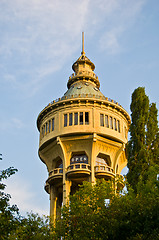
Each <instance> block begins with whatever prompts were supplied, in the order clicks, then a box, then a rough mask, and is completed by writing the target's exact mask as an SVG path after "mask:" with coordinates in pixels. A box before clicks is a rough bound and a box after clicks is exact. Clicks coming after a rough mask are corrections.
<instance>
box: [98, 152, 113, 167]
mask: <svg viewBox="0 0 159 240" xmlns="http://www.w3.org/2000/svg"><path fill="white" fill-rule="evenodd" d="M95 165H96V166H101V165H105V166H109V167H111V160H110V156H109V155H106V154H103V153H99V154H98V156H97V157H96V164H95Z"/></svg>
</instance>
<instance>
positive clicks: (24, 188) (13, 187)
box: [5, 176, 49, 215]
mask: <svg viewBox="0 0 159 240" xmlns="http://www.w3.org/2000/svg"><path fill="white" fill-rule="evenodd" d="M13 178H14V179H13ZM5 183H6V185H7V187H6V193H9V194H10V195H11V200H10V204H16V205H17V206H18V208H19V210H20V213H21V214H22V215H24V214H25V213H27V212H31V211H33V212H34V213H39V214H40V215H48V214H49V212H48V208H49V199H48V204H47V205H44V204H42V203H40V202H39V196H37V193H35V192H33V189H32V186H31V184H29V182H28V181H27V182H26V181H25V180H24V179H22V178H20V177H17V176H13V177H11V178H10V179H7V180H6V181H5ZM42 206H43V207H42Z"/></svg>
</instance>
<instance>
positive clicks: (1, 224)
mask: <svg viewBox="0 0 159 240" xmlns="http://www.w3.org/2000/svg"><path fill="white" fill-rule="evenodd" d="M16 171H17V169H15V168H13V167H10V168H8V169H6V170H2V171H1V172H0V229H1V231H0V239H6V238H7V237H8V236H9V233H10V232H11V231H12V230H14V229H15V228H16V225H17V223H18V218H19V209H18V207H17V206H16V205H12V206H11V205H10V203H9V201H10V198H11V196H10V195H9V194H6V193H5V191H4V190H5V188H6V185H5V184H4V183H2V180H4V179H7V178H8V177H10V176H11V175H13V174H15V172H16Z"/></svg>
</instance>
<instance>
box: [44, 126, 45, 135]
mask: <svg viewBox="0 0 159 240" xmlns="http://www.w3.org/2000/svg"><path fill="white" fill-rule="evenodd" d="M44 135H45V125H44Z"/></svg>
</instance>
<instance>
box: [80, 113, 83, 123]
mask: <svg viewBox="0 0 159 240" xmlns="http://www.w3.org/2000/svg"><path fill="white" fill-rule="evenodd" d="M80 125H83V112H80Z"/></svg>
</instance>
